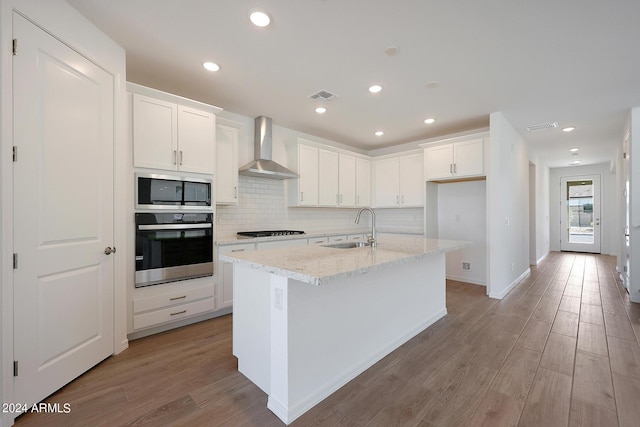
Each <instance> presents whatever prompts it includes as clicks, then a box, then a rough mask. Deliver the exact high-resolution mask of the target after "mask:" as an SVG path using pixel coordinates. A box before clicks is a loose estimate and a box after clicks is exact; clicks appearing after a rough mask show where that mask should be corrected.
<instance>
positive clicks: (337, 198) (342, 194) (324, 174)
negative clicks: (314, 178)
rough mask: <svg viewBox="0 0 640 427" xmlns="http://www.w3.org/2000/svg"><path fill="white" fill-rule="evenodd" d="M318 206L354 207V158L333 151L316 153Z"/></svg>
mask: <svg viewBox="0 0 640 427" xmlns="http://www.w3.org/2000/svg"><path fill="white" fill-rule="evenodd" d="M318 168H319V170H318V173H319V177H318V178H319V179H318V185H319V200H318V204H319V205H320V206H344V207H353V206H355V205H356V158H355V157H354V156H350V155H348V154H339V153H336V152H334V151H328V150H322V149H320V150H319V151H318Z"/></svg>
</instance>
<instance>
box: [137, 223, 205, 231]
mask: <svg viewBox="0 0 640 427" xmlns="http://www.w3.org/2000/svg"><path fill="white" fill-rule="evenodd" d="M204 228H213V224H211V223H206V224H142V225H139V226H138V229H139V230H193V229H204Z"/></svg>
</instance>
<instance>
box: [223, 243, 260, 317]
mask: <svg viewBox="0 0 640 427" xmlns="http://www.w3.org/2000/svg"><path fill="white" fill-rule="evenodd" d="M254 249H255V244H254V243H243V244H238V245H229V246H219V247H218V255H220V254H231V253H234V252H245V251H252V250H254ZM217 299H218V301H217V304H216V308H223V307H230V306H231V305H233V263H231V262H224V261H218V298H217Z"/></svg>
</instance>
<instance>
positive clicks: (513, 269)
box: [511, 262, 516, 271]
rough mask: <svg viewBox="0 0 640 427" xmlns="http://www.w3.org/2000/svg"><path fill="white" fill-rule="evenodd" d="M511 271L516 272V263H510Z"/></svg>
mask: <svg viewBox="0 0 640 427" xmlns="http://www.w3.org/2000/svg"><path fill="white" fill-rule="evenodd" d="M511 271H516V263H515V262H512V263H511Z"/></svg>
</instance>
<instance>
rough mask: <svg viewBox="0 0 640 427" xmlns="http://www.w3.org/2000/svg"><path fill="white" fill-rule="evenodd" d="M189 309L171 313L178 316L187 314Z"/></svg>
mask: <svg viewBox="0 0 640 427" xmlns="http://www.w3.org/2000/svg"><path fill="white" fill-rule="evenodd" d="M186 312H187V310H182V311H176V312H175V313H171V314H170V316H177V315H178V314H185V313H186Z"/></svg>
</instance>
